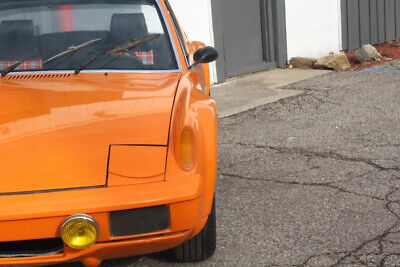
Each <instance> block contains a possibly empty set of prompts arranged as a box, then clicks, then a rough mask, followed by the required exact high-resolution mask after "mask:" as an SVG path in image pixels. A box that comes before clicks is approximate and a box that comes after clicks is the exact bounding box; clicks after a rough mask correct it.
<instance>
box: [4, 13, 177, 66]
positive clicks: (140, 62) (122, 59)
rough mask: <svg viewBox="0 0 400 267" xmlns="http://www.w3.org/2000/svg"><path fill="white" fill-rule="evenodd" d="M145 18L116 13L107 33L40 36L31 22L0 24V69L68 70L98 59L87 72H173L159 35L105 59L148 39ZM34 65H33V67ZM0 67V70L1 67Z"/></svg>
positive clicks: (165, 41) (173, 61) (173, 62)
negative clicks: (16, 66)
mask: <svg viewBox="0 0 400 267" xmlns="http://www.w3.org/2000/svg"><path fill="white" fill-rule="evenodd" d="M150 34H151V33H149V32H148V27H147V25H146V20H145V17H144V15H143V14H142V13H116V14H113V15H112V18H111V25H110V29H109V31H66V32H56V33H46V34H40V32H38V29H37V27H36V28H35V25H34V22H33V20H6V21H2V22H1V23H0V65H1V64H2V65H3V67H4V66H5V65H6V64H10V62H16V61H20V60H24V61H26V62H28V63H31V64H22V65H21V68H20V70H21V69H24V70H39V69H40V70H67V69H75V68H77V67H78V66H79V65H80V64H83V63H85V62H86V61H87V60H89V59H91V58H93V56H96V55H97V54H102V53H104V55H102V56H100V57H99V58H98V59H97V60H96V61H95V62H93V64H90V65H89V66H88V68H87V69H122V70H172V69H177V62H176V59H175V56H174V52H173V49H172V46H171V43H170V40H169V37H168V36H165V35H164V34H161V35H160V36H159V37H157V38H156V39H153V40H150V41H148V42H146V43H143V44H141V45H139V46H137V47H134V48H133V49H131V50H130V51H125V52H124V53H118V54H115V55H111V56H106V55H105V52H107V51H108V50H110V49H113V48H115V47H118V46H121V45H123V44H125V43H127V42H129V41H131V40H134V39H140V38H143V37H146V36H149V35H150ZM98 38H101V39H102V40H101V41H100V42H99V43H98V44H95V45H93V46H90V47H87V48H84V49H82V50H80V51H78V52H76V53H73V54H70V55H68V56H65V57H62V58H59V59H56V60H54V61H51V62H49V63H48V64H43V65H42V64H41V63H40V62H44V61H45V60H47V59H49V58H51V57H53V56H55V55H57V54H58V53H61V52H63V51H65V50H66V49H68V48H69V47H71V46H77V45H80V44H83V43H85V42H88V41H91V40H94V39H98ZM35 62H36V63H37V64H33V63H35ZM0 67H1V66H0Z"/></svg>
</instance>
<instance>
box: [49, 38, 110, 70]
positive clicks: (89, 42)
mask: <svg viewBox="0 0 400 267" xmlns="http://www.w3.org/2000/svg"><path fill="white" fill-rule="evenodd" d="M102 40H103V39H101V38H98V39H94V40H90V41H88V42H85V43H83V44H80V45H78V46H74V45H73V46H70V47H68V49H67V50H65V51H63V52H61V53H59V54H57V55H55V56H52V57H51V58H49V59H47V60H45V61H43V64H46V63H49V62H51V61H53V60H56V59H58V58H61V57H64V56H67V55H69V54H72V53H75V52H78V51H79V50H82V49H84V48H86V47H89V46H91V45H94V44H96V43H98V42H100V41H102Z"/></svg>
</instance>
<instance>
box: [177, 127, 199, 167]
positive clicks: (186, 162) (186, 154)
mask: <svg viewBox="0 0 400 267" xmlns="http://www.w3.org/2000/svg"><path fill="white" fill-rule="evenodd" d="M195 159H196V156H195V140H194V134H193V130H192V129H191V128H190V127H189V126H186V127H185V128H183V130H182V132H181V135H180V137H179V162H180V165H181V168H182V169H183V170H185V171H190V170H192V169H193V167H194V163H195Z"/></svg>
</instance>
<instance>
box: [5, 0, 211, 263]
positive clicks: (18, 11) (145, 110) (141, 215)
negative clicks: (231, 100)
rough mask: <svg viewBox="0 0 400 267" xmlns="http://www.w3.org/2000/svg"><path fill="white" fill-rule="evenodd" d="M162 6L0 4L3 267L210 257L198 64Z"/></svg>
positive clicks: (196, 52)
mask: <svg viewBox="0 0 400 267" xmlns="http://www.w3.org/2000/svg"><path fill="white" fill-rule="evenodd" d="M217 57H218V53H217V51H216V50H215V49H214V48H212V47H205V46H204V44H202V43H200V42H194V41H188V40H187V39H186V36H185V35H184V33H183V32H182V30H181V28H180V26H179V24H178V22H177V19H176V17H175V16H174V13H173V11H172V9H171V7H170V5H169V3H168V0H3V1H1V2H0V70H1V77H0V265H14V264H16V265H21V264H28V265H38V264H39V265H40V264H51V263H62V262H73V261H80V262H82V263H83V264H84V265H85V266H98V265H100V264H101V262H102V261H103V260H104V259H110V258H119V257H128V256H135V255H141V254H148V253H153V252H158V251H164V250H169V251H170V252H171V255H172V256H173V257H174V259H175V260H176V261H178V262H191V261H200V260H204V259H207V258H209V257H210V256H211V255H212V254H213V253H214V251H215V247H216V219H215V203H214V188H215V177H216V169H217V167H216V166H217V112H216V106H215V102H214V100H213V99H212V98H211V97H210V76H209V68H208V63H210V62H212V61H214V60H216V58H217Z"/></svg>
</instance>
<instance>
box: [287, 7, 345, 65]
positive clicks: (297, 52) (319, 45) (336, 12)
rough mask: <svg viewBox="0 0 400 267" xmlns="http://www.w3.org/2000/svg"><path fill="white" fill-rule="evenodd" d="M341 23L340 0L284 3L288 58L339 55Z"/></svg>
mask: <svg viewBox="0 0 400 267" xmlns="http://www.w3.org/2000/svg"><path fill="white" fill-rule="evenodd" d="M341 24H342V23H341V11H340V0H286V25H287V45H288V59H290V58H292V57H298V56H302V57H315V58H319V57H323V56H326V55H328V54H329V52H334V53H337V52H339V51H340V50H341V47H342V41H341V40H342V37H341V28H342V26H341Z"/></svg>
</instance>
